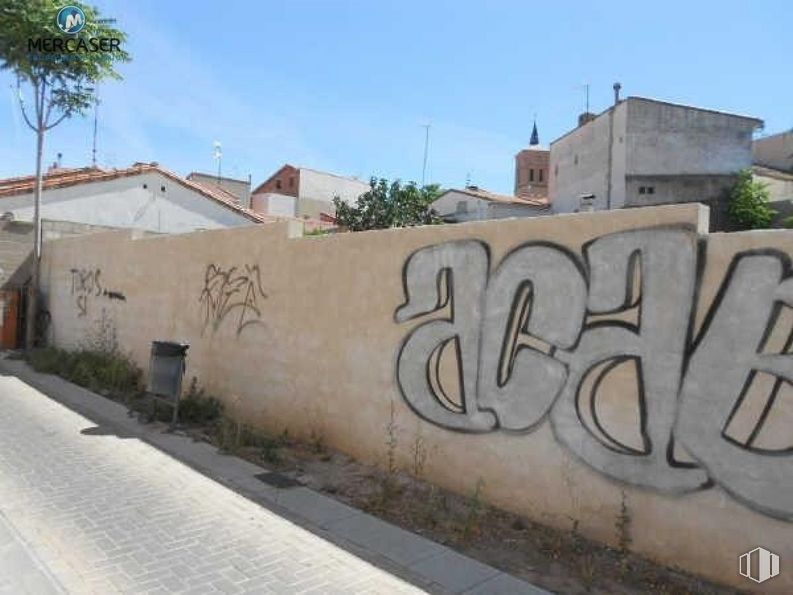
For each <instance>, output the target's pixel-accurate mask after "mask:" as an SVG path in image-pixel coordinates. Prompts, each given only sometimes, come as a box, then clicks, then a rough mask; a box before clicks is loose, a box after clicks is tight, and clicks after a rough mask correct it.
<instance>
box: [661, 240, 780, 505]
mask: <svg viewBox="0 0 793 595" xmlns="http://www.w3.org/2000/svg"><path fill="white" fill-rule="evenodd" d="M786 263H787V256H786V255H784V254H781V253H776V254H773V253H769V254H764V255H746V256H743V257H741V258H739V259H737V260H736V262H735V263H733V269H734V270H733V274H732V275H731V276H730V278H729V281H725V283H724V286H723V287H722V292H723V297H722V298H721V299H720V300H719V301H718V303H717V304H716V305H714V306H713V309H712V311H711V314H710V315H709V317H708V322H707V323H706V326H705V328H704V330H703V331H702V335H701V339H700V341H699V343H698V345H697V348H696V350H695V351H694V353H693V355H692V356H691V361H690V363H689V368H688V373H687V374H686V377H685V381H684V383H683V389H682V391H681V407H680V413H679V416H678V420H677V425H676V431H675V435H676V436H677V437H678V439H679V440H680V441H681V443H682V444H683V445H684V446H685V447H686V448H687V449H689V450H690V451H691V453H692V455H693V456H694V457H695V458H696V459H697V460H698V461H699V462H700V463H701V464H702V465H703V466H705V467H706V468H707V470H708V475H709V476H710V477H711V479H713V481H715V482H716V483H718V484H719V485H720V486H722V487H723V488H724V489H725V490H727V491H728V492H730V493H731V494H733V495H734V496H736V497H738V498H740V499H741V500H743V501H744V502H746V503H748V504H749V505H751V506H753V507H756V508H758V509H759V510H762V511H764V512H766V513H768V514H771V515H774V516H787V517H793V489H792V488H791V486H790V485H789V483H790V478H791V477H792V476H793V456H791V454H792V453H791V452H790V451H789V450H788V451H787V452H785V451H775V452H771V453H769V452H763V451H761V450H758V449H754V448H746V446H745V445H743V444H736V443H734V442H733V441H731V440H727V439H725V437H724V436H723V433H724V429H725V428H726V426H727V424H728V423H729V421H730V417H731V416H732V415H733V413H734V412H735V410H736V406H737V405H739V404H740V400H741V399H742V398H743V395H744V391H745V390H746V389H747V388H748V386H749V381H750V380H751V377H752V376H753V375H754V374H755V372H766V373H768V374H771V375H773V376H776V377H778V378H780V379H781V380H784V381H787V382H793V357H790V356H789V355H762V354H761V353H760V351H761V349H762V347H763V343H764V341H765V338H766V336H767V335H768V333H769V331H770V328H771V327H772V326H773V325H774V322H775V318H776V314H777V313H778V309H779V308H780V307H781V304H786V305H788V306H793V279H787V280H783V279H784V275H785V269H786V268H787V266H786ZM778 388H779V386H778V385H777V387H776V388H775V390H774V392H773V393H772V394H771V395H769V397H768V403H767V407H771V406H772V405H773V401H774V399H775V397H776V391H777V390H778ZM775 454H776V455H777V456H773V455H775ZM779 455H782V456H779Z"/></svg>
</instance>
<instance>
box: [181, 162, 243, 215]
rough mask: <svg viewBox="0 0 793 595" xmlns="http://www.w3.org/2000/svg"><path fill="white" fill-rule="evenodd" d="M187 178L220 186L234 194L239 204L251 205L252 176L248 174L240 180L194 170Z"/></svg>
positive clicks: (215, 186)
mask: <svg viewBox="0 0 793 595" xmlns="http://www.w3.org/2000/svg"><path fill="white" fill-rule="evenodd" d="M187 179H188V180H190V181H191V182H197V183H199V184H201V185H202V186H208V187H210V188H218V189H220V190H221V191H225V192H228V193H229V194H232V195H233V196H234V197H235V198H236V199H237V201H238V202H239V204H240V205H241V206H243V207H245V208H246V209H247V208H250V206H251V178H250V176H248V179H247V180H238V179H236V178H227V177H218V176H216V175H212V174H205V173H201V172H197V171H194V172H190V173H189V174H187Z"/></svg>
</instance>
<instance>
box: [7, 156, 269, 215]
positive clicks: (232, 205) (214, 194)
mask: <svg viewBox="0 0 793 595" xmlns="http://www.w3.org/2000/svg"><path fill="white" fill-rule="evenodd" d="M151 172H156V173H159V174H161V175H163V176H165V177H166V178H169V179H170V180H173V181H174V182H177V183H178V184H181V185H182V186H184V187H186V188H189V189H191V190H194V191H195V192H198V193H199V194H202V195H204V196H206V197H207V198H210V199H211V200H214V201H215V202H217V203H220V204H222V205H223V206H225V207H227V208H229V209H231V210H233V211H236V212H238V213H239V214H240V215H242V216H244V217H246V218H247V219H250V220H251V221H255V222H257V223H272V222H274V221H278V220H280V219H282V218H279V217H272V216H269V215H262V214H261V213H256V212H255V211H252V210H251V209H247V208H245V207H243V206H242V205H240V204H239V203H238V202H237V200H236V198H235V197H234V196H233V195H232V194H231V193H229V192H227V191H225V190H223V189H222V188H217V187H210V186H205V185H203V184H199V183H198V182H193V181H192V180H187V179H185V178H183V177H181V176H179V175H177V174H175V173H173V172H171V171H168V170H167V169H165V168H162V167H160V166H159V165H157V164H156V163H135V164H134V165H132V167H128V168H125V169H101V168H98V167H83V168H72V169H66V168H62V169H57V170H54V171H52V172H49V173H46V174H45V175H44V190H51V189H53V188H65V187H68V186H76V185H78V184H88V183H91V182H106V181H109V180H115V179H118V178H126V177H130V176H137V175H141V174H145V173H151ZM35 186H36V177H35V176H20V177H16V178H6V179H5V180H0V198H3V197H7V196H16V195H18V194H27V193H29V192H33V191H34V190H35Z"/></svg>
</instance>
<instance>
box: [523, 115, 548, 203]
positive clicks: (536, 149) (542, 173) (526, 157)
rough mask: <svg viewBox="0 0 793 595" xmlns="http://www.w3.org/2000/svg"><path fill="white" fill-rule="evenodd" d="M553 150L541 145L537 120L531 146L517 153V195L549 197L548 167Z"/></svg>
mask: <svg viewBox="0 0 793 595" xmlns="http://www.w3.org/2000/svg"><path fill="white" fill-rule="evenodd" d="M550 161H551V152H550V151H549V150H548V149H546V148H545V147H543V146H542V145H540V135H539V134H538V133H537V121H536V120H535V121H534V127H533V128H532V131H531V140H530V141H529V148H528V149H523V150H522V151H520V152H519V153H518V154H517V155H515V196H520V197H523V198H548V167H549V164H550Z"/></svg>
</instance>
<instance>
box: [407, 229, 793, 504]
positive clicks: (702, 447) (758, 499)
mask: <svg viewBox="0 0 793 595" xmlns="http://www.w3.org/2000/svg"><path fill="white" fill-rule="evenodd" d="M699 246H700V243H699V240H698V237H697V235H696V233H695V232H694V231H693V230H692V229H689V228H668V227H659V228H651V229H644V230H631V231H626V232H619V233H615V234H610V235H607V236H603V237H600V238H597V239H596V240H594V241H592V242H590V243H589V244H588V245H586V246H585V248H584V258H583V259H579V258H578V257H577V256H575V255H573V254H571V253H570V252H568V251H567V250H565V249H564V248H563V247H559V246H554V245H549V244H526V245H524V246H520V247H518V248H517V249H515V250H514V251H513V252H511V253H509V254H508V255H507V256H505V257H504V259H502V261H501V263H500V264H499V266H498V267H496V268H495V270H494V271H493V272H492V273H490V271H489V258H488V250H487V247H486V246H485V245H484V244H483V243H481V242H477V241H473V240H467V241H456V242H448V243H445V244H440V245H436V246H430V247H427V248H422V249H420V250H418V251H417V252H416V253H414V254H413V255H412V256H411V257H410V258H409V260H408V261H407V262H406V264H405V267H404V272H403V274H404V279H403V282H404V289H405V297H406V302H405V304H404V305H403V306H402V307H400V308H399V309H398V310H397V312H396V316H395V318H396V321H397V323H408V322H412V321H414V320H415V319H417V318H421V317H427V318H428V320H425V321H423V322H421V323H419V324H418V325H417V326H415V328H413V329H412V330H411V331H410V332H409V333H408V335H407V337H406V338H405V340H404V341H403V343H402V347H401V349H400V351H399V355H398V358H397V364H396V368H397V371H396V372H397V379H398V383H399V388H400V390H401V392H402V395H403V397H404V399H405V401H406V402H407V403H408V404H409V405H410V406H411V408H412V409H413V410H414V411H415V412H416V413H417V414H418V415H419V416H421V417H422V418H424V419H425V420H427V421H429V422H430V423H433V424H436V425H439V426H441V427H445V428H447V429H451V430H455V431H466V432H493V431H509V432H515V433H517V432H527V431H531V430H533V429H534V428H535V427H536V426H537V425H538V424H540V423H541V422H542V421H543V420H544V419H545V417H546V416H548V417H549V418H550V422H551V426H552V428H553V431H554V435H555V436H556V438H557V440H558V441H559V442H560V443H561V444H562V445H564V446H565V447H566V448H568V449H569V450H571V451H572V452H573V453H574V454H575V455H576V456H577V457H578V458H579V459H581V460H582V461H583V462H585V463H586V464H587V465H589V466H590V467H592V468H593V469H595V470H597V471H598V472H600V473H603V474H605V475H606V476H608V477H610V478H612V479H615V480H618V481H621V482H625V483H628V484H631V485H636V486H640V487H644V488H650V489H654V490H658V491H660V492H664V493H685V492H690V491H693V490H698V489H704V488H706V487H707V486H708V485H710V483H716V484H718V485H720V486H722V487H723V488H724V489H725V490H726V491H728V492H729V493H730V494H732V495H733V496H735V497H736V498H738V499H740V500H741V501H743V502H744V503H746V504H747V505H749V506H751V507H753V508H755V509H756V510H759V511H762V512H764V513H766V514H769V515H772V516H774V517H777V518H782V519H787V520H793V445H791V447H790V448H788V449H786V450H778V451H768V450H763V449H760V448H756V447H754V446H753V445H752V443H751V439H750V440H749V441H748V442H747V443H739V442H737V441H735V440H732V439H731V438H729V437H728V436H726V435H725V427H726V426H727V425H728V424H729V422H730V419H731V418H732V416H733V415H734V414H735V411H736V409H737V408H739V407H740V404H741V400H742V398H743V395H744V393H745V391H746V390H747V387H748V385H749V384H750V381H751V379H752V377H753V375H754V374H755V373H759V372H762V373H765V374H770V375H771V376H775V377H777V379H778V380H777V383H776V385H775V388H774V391H773V393H772V394H771V395H769V396H768V403H767V406H766V410H765V411H764V412H763V415H762V416H761V418H760V419H759V421H758V422H757V428H755V431H754V432H753V435H755V434H756V433H757V431H759V429H760V427H761V426H762V425H763V424H764V423H765V422H766V421H767V414H768V411H769V410H770V408H771V407H772V405H773V403H774V399H775V398H776V393H777V391H778V389H779V386H780V385H781V383H783V382H790V383H793V357H791V356H790V355H788V354H787V353H786V351H787V349H788V348H789V347H790V346H791V344H793V334H791V335H790V338H789V339H788V341H787V344H786V348H785V350H783V351H785V352H784V353H780V354H776V355H772V354H763V353H762V349H763V346H764V343H765V341H766V339H767V337H768V336H769V334H770V333H771V331H772V330H773V328H774V327H775V325H776V321H777V318H778V315H779V312H780V310H781V308H783V307H785V306H790V307H793V278H789V277H788V274H789V265H788V260H787V256H786V255H784V254H782V253H779V252H773V251H764V252H762V253H759V254H758V253H750V254H749V253H747V254H739V255H737V256H736V257H735V259H734V261H733V264H732V266H731V267H730V270H729V271H728V273H727V274H726V276H725V279H724V281H723V285H722V288H721V290H720V291H719V294H718V295H717V297H716V298H715V299H714V300H713V303H712V304H711V305H710V309H709V313H708V315H707V317H706V320H705V323H704V325H703V328H702V330H701V331H700V332H699V336H698V337H697V339H696V340H693V339H692V333H693V330H692V329H693V327H694V323H693V320H694V308H695V306H696V304H697V299H698V291H699V286H698V284H699V282H700V277H701V271H700V268H699V267H700V266H701V265H704V263H703V262H701V261H700V251H699ZM443 310H447V311H446V312H444V313H443V314H439V312H440V311H443ZM632 320H635V322H632ZM452 346H453V347H454V352H453V354H454V355H455V356H456V365H457V371H458V375H459V385H460V397H459V400H458V401H455V400H454V399H450V398H449V397H448V395H446V394H445V391H444V389H443V384H442V379H441V378H440V376H441V374H440V372H439V369H438V368H439V363H438V362H439V360H440V357H441V355H440V354H441V353H443V352H444V351H445V350H446V349H448V348H450V347H452ZM626 366H627V368H626ZM626 369H627V370H631V371H632V372H633V373H634V376H635V378H636V387H635V390H636V394H637V396H638V402H637V403H638V405H637V411H638V420H637V436H638V438H637V442H636V443H632V444H628V443H626V442H625V441H624V440H623V439H622V438H621V437H620V436H615V435H612V433H610V432H609V429H608V428H607V427H606V425H605V424H603V423H602V422H601V420H600V419H599V415H598V397H599V394H600V392H601V391H603V390H605V389H603V388H602V387H603V386H604V385H607V384H608V378H609V377H610V375H611V374H616V373H617V372H616V371H617V370H623V372H621V373H624V371H625V370H626ZM623 384H624V383H623ZM620 386H622V385H620ZM676 443H679V444H680V445H681V446H682V447H683V448H685V449H686V451H687V452H688V454H690V455H691V457H692V458H693V462H682V461H678V460H676V457H675V444H676Z"/></svg>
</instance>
